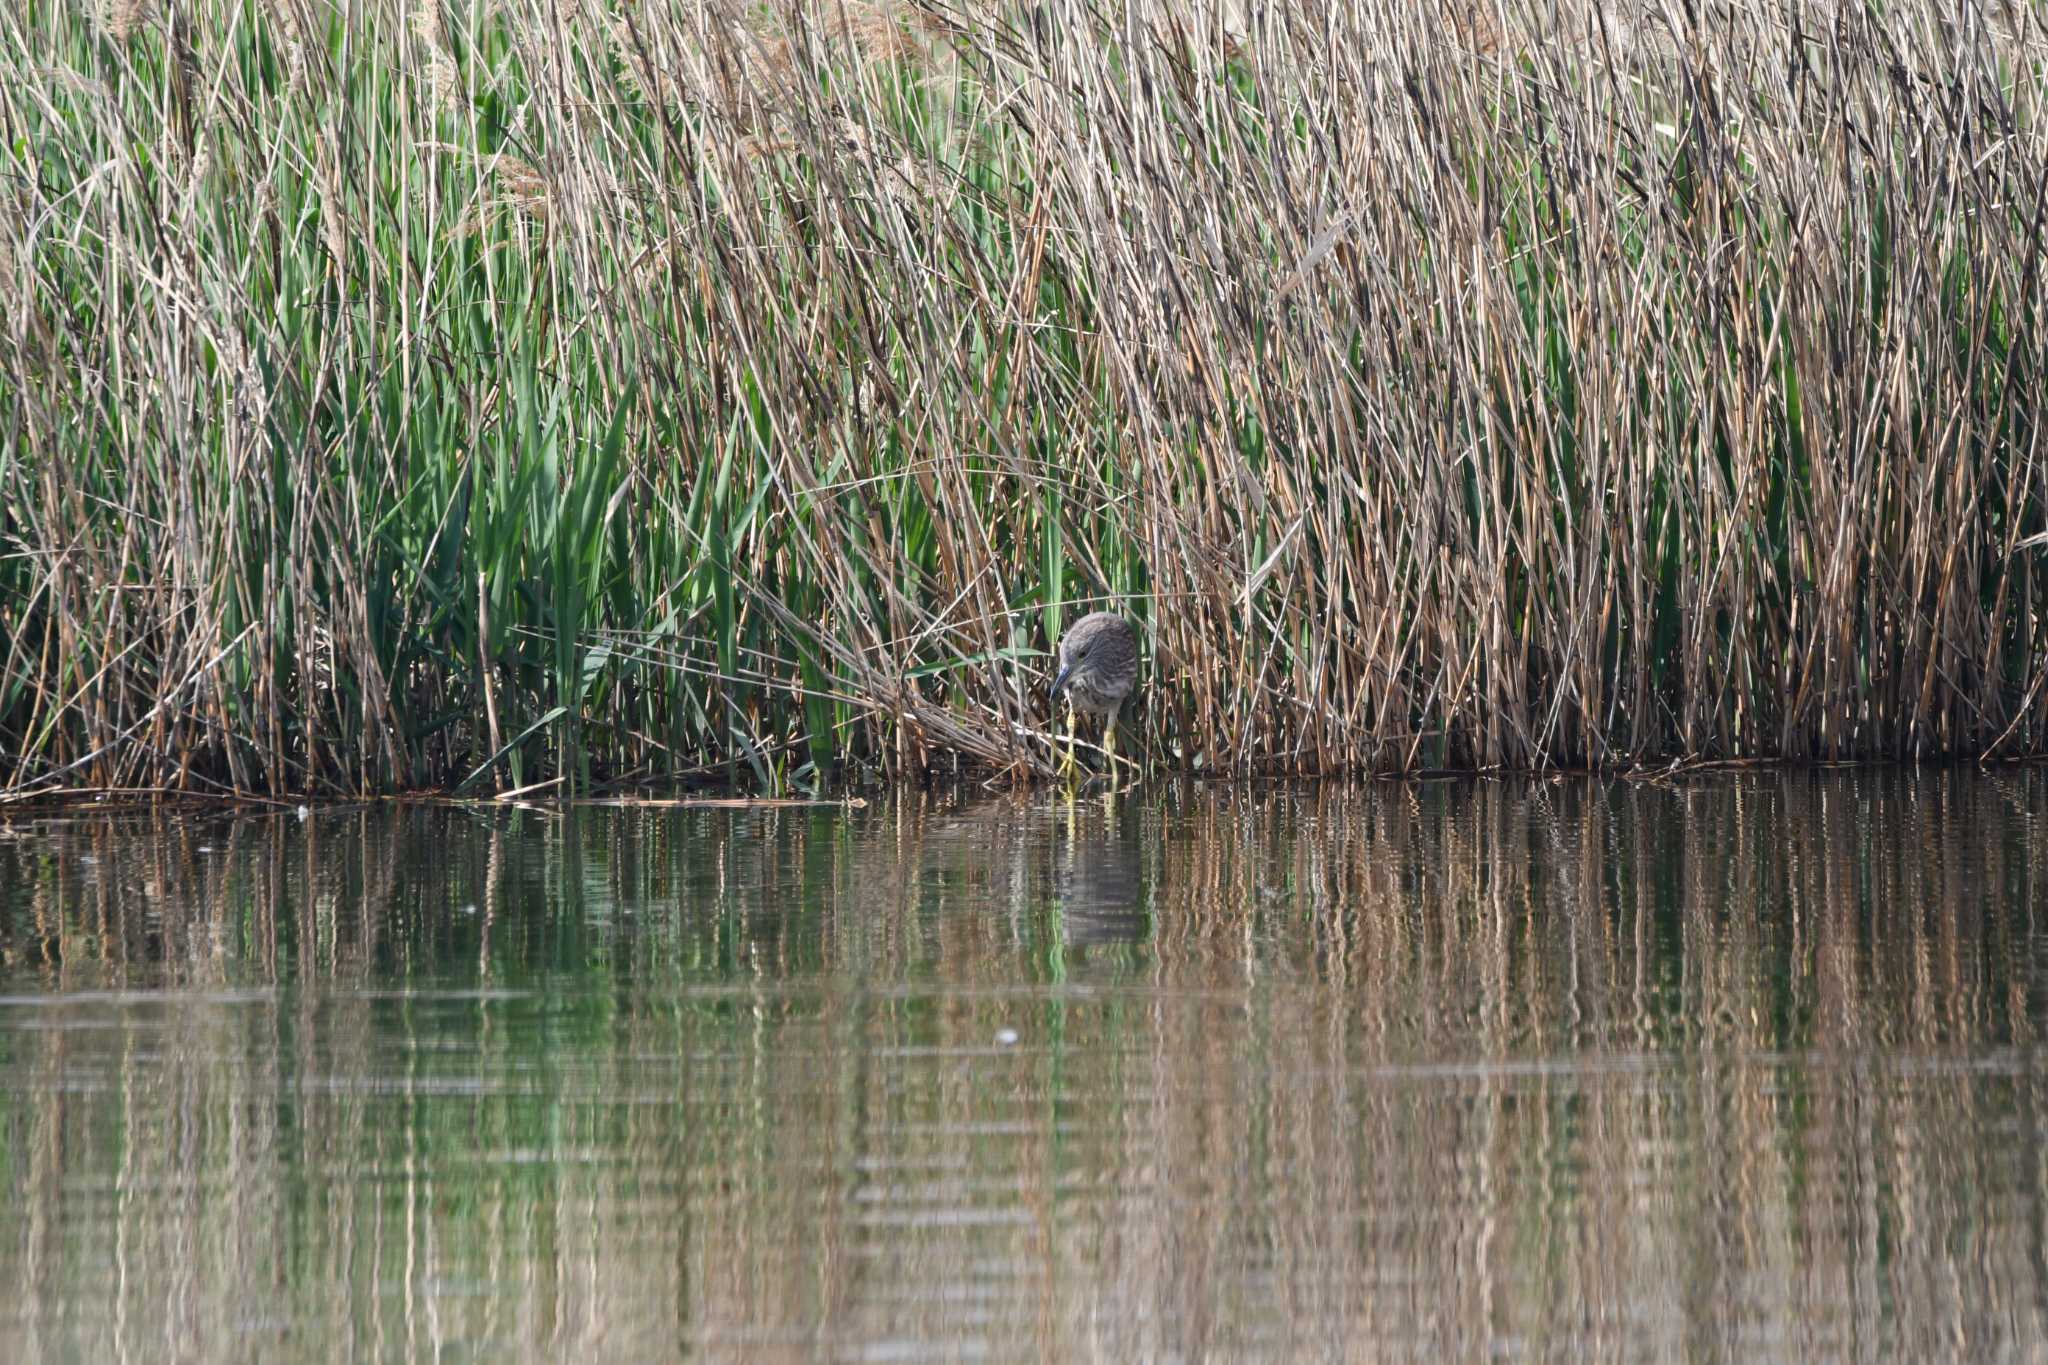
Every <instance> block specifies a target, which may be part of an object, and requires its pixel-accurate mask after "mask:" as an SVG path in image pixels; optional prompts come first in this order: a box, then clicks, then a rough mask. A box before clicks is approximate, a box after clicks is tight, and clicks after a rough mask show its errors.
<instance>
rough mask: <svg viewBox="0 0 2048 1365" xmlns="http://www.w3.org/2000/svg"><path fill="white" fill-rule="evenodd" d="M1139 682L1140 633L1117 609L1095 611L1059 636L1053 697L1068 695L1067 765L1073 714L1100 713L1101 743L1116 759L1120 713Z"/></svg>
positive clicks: (1070, 754)
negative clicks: (1058, 665) (1117, 726)
mask: <svg viewBox="0 0 2048 1365" xmlns="http://www.w3.org/2000/svg"><path fill="white" fill-rule="evenodd" d="M1137 681H1138V632H1136V631H1135V630H1132V629H1131V623H1130V622H1129V621H1126V620H1124V618H1123V617H1121V616H1118V615H1117V614H1116V613H1115V612H1112V611H1097V612H1091V613H1089V614H1088V615H1086V616H1084V617H1082V618H1081V619H1080V620H1078V621H1076V622H1074V624H1073V626H1072V627H1070V628H1069V629H1068V631H1067V633H1066V635H1065V636H1063V637H1062V638H1061V640H1060V671H1059V674H1058V675H1057V676H1056V677H1054V678H1053V680H1052V699H1053V700H1054V701H1055V702H1057V701H1058V700H1059V697H1060V693H1062V692H1065V693H1066V694H1067V706H1068V711H1067V767H1068V768H1070V769H1071V768H1072V767H1073V763H1074V745H1073V739H1074V716H1075V713H1076V712H1080V711H1086V712H1087V713H1088V714H1089V715H1092V716H1101V717H1102V718H1103V720H1102V745H1103V748H1104V749H1106V750H1108V752H1109V756H1110V758H1111V760H1114V759H1115V758H1116V713H1117V712H1118V711H1119V710H1121V709H1122V708H1123V704H1124V698H1126V697H1128V696H1130V695H1131V688H1132V687H1134V686H1136V685H1137Z"/></svg>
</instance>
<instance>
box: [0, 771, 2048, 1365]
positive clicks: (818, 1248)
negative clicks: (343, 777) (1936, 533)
mask: <svg viewBox="0 0 2048 1365" xmlns="http://www.w3.org/2000/svg"><path fill="white" fill-rule="evenodd" d="M2044 797H2048V775H2044V774H2042V773H2039V772H2034V771H2020V772H2013V773H2008V774H2003V775H1994V776H1981V775H1964V774H1956V773H1946V772H1943V773H1891V774H1877V775H1869V774H1865V775H1854V776H1850V775H1828V776H1812V775H1775V774H1774V775H1769V776H1762V777H1749V778H1742V779H1734V780H1731V779H1717V780H1713V781H1701V782H1697V783H1693V784H1685V785H1677V786H1666V787H1627V786H1614V785H1599V784H1589V783H1575V782H1564V783H1543V784H1533V785H1524V784H1483V785H1472V784H1434V785H1423V786H1398V785H1375V786H1371V787H1365V788H1356V789H1345V788H1339V787H1318V788H1299V789H1297V788H1280V789H1270V790H1268V789H1260V790H1249V789H1242V788H1216V789H1190V790H1184V791H1182V790H1176V791H1171V792H1167V793H1163V794H1161V795H1159V796H1158V797H1156V798H1151V799H1146V800H1126V801H1123V802H1121V803H1117V804H1115V805H1113V806H1110V807H1105V806H1103V805H1101V804H1099V803H1093V804H1092V803H1082V804H1080V805H1078V806H1074V807H1068V806H1065V805H1063V804H1057V803H1053V804H1043V805H1036V804H1029V803H1020V802H1017V801H1013V800H1010V799H1001V800H996V801H981V802H973V801H945V800H935V799H924V798H917V797H905V798H901V799H894V800H891V801H888V802H884V803H880V804H877V805H874V806H871V807H869V808H866V809H861V810H845V811H842V810H815V809H773V810H736V809H715V810H704V809H697V810H683V811H675V810H667V811H615V810H590V809H579V810H570V811H566V812H560V813H551V812H545V811H537V810H511V811H496V810H489V811H471V810H447V809H432V808H400V807H379V808H375V809H370V810H364V811H350V812H326V813H319V814H316V815H314V816H313V817H312V818H311V819H309V820H306V821H305V822H303V823H301V822H300V821H298V820H295V819H293V818H291V817H289V816H285V817H279V818H274V819H263V820H236V819H229V818H207V819H200V818H192V817H189V816H187V817H179V818H170V817H165V818H135V817H125V818H100V819H81V818H76V817H66V818H54V817H41V818H36V819H23V818H17V819H16V821H15V823H13V824H11V825H8V826H5V827H0V1172H4V1177H5V1185H4V1189H5V1191H6V1194H7V1198H6V1200H5V1202H4V1204H0V1276H4V1278H5V1282H7V1283H9V1284H13V1285H16V1286H19V1290H18V1292H17V1293H16V1294H14V1295H12V1296H9V1297H8V1299H7V1300H6V1302H5V1303H4V1305H0V1358H4V1359H10V1360H12V1359H67V1358H69V1359H90V1360H102V1359H114V1358H117V1357H124V1356H125V1357H128V1358H135V1359H150V1360H155V1359H166V1358H192V1359H229V1360H233V1359H250V1360H256V1359H261V1360H281V1359H282V1360H295V1359H323V1360H324V1359H349V1360H357V1359H378V1358H387V1359H389V1358H417V1357H421V1356H427V1355H432V1356H434V1357H436V1358H438V1359H442V1360H459V1359H465V1358H488V1359H492V1360H524V1359H534V1360H540V1359H546V1360H556V1359H562V1358H608V1359H646V1358H650V1357H662V1356H670V1355H676V1354H686V1353H687V1354H707V1355H727V1354H741V1353H744V1354H748V1355H767V1356H771V1357H773V1356H777V1355H783V1356H789V1357H810V1356H813V1355H818V1354H824V1355H831V1356H851V1355H866V1354H902V1355H911V1356H917V1355H921V1354H924V1355H936V1356H947V1357H952V1356H959V1355H963V1354H974V1353H988V1354H994V1355H999V1356H1006V1357H1009V1356H1017V1355H1039V1354H1055V1355H1061V1356H1098V1357H1113V1358H1117V1359H1140V1358H1160V1357H1172V1356H1213V1355H1254V1356H1267V1357H1294V1356H1301V1355H1350V1356H1356V1355H1365V1356H1380V1355H1388V1354H1410V1353H1428V1354H1432V1355H1439V1356H1442V1355H1449V1356H1471V1355H1480V1354H1485V1353H1489V1352H1494V1351H1502V1352H1507V1353H1511V1354H1520V1353H1534V1354H1565V1355H1593V1356H1601V1355H1609V1356H1623V1357H1629V1358H1641V1357H1644V1356H1660V1355H1661V1356H1700V1355H1709V1356H1716V1355H1737V1356H1755V1355H1791V1354H1795V1353H1800V1354H1819V1355H1829V1356H1832V1355H1843V1354H1852V1353H1853V1354H1859V1355H1861V1354H1878V1355H1905V1356H1918V1357H1935V1356H1951V1355H1954V1354H1956V1353H1957V1352H1958V1351H1965V1352H1967V1353H1971V1354H1978V1353H1984V1354H1999V1353H2004V1354H2008V1355H2015V1354H2016V1355H2024V1354H2026V1353H2028V1352H2030V1351H2033V1350H2035V1349H2037V1348H2038V1343H2039V1342H2041V1341H2042V1340H2044V1339H2048V1322H2044V1320H2043V1316H2044V1315H2043V1307H2042V1305H2043V1302H2044V1291H2048V1271H2044V1268H2043V1263H2042V1257H2041V1246H2042V1242H2043V1238H2042V1232H2043V1227H2042V1221H2043V1204H2042V1199H2041V1194H2042V1190H2043V1185H2044V1171H2048V1165H2044V1158H2043V1146H2042V1143H2041V1141H2040V1136H2039V1135H2040V1133H2041V1128H2042V1124H2041V1115H2042V1095H2041V1079H2042V1064H2041V1060H2040V1057H2039V1054H2038V1050H2037V1048H2036V1045H2035V1038H2036V1036H2037V1034H2038V1031H2039V1026H2040V1022H2041V1018H2042V1013H2043V1006H2042V1000H2043V992H2042V985H2041V983H2042V979H2043V978H2042V968H2043V965H2044V962H2048V945H2044V944H2043V942H2042V940H2041V937H2040V935H2039V933H2038V932H2037V927H2036V907H2037V906H2039V905H2040V904H2041V903H2042V901H2043V892H2044V890H2048V885H2044V883H2048V875H2044V870H2043V856H2042V854H2041V853H2040V852H2039V851H2038V849H2039V845H2040V839H2039V833H2040V822H2041V812H2042V811H2043V809H2044Z"/></svg>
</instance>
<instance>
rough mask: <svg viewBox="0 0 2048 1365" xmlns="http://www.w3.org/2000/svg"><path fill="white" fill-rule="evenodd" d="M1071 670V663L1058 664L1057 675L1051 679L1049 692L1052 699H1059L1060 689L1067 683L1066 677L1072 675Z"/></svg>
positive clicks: (1072, 668)
mask: <svg viewBox="0 0 2048 1365" xmlns="http://www.w3.org/2000/svg"><path fill="white" fill-rule="evenodd" d="M1073 672H1074V666H1073V665H1072V664H1061V665H1060V671H1059V676H1057V677H1055V678H1054V679H1053V680H1052V692H1051V694H1050V695H1051V697H1052V700H1054V701H1058V700H1059V699H1060V689H1061V688H1063V687H1065V686H1066V685H1067V679H1068V678H1070V677H1072V676H1073Z"/></svg>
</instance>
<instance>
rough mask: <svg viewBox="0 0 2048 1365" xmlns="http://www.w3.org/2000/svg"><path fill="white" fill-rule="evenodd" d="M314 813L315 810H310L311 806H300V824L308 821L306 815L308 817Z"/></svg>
mask: <svg viewBox="0 0 2048 1365" xmlns="http://www.w3.org/2000/svg"><path fill="white" fill-rule="evenodd" d="M312 813H313V812H312V811H311V810H310V809H309V808H307V807H305V806H300V807H299V823H300V824H302V825H303V824H305V823H306V817H307V816H309V815H311V814H312Z"/></svg>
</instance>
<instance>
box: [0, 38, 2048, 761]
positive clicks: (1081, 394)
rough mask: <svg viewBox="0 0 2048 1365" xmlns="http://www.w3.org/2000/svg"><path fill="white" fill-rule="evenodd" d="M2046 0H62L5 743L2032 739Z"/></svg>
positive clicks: (1346, 748)
mask: <svg viewBox="0 0 2048 1365" xmlns="http://www.w3.org/2000/svg"><path fill="white" fill-rule="evenodd" d="M2044 97H2048V29H2044V27H2043V19H2042V17H2041V13H2040V11H2039V10H2038V9H2036V8H2034V7H2032V6H2029V5H2026V4H2021V3H2012V4H2004V3H1984V4H1963V3H1955V4H1934V3H1927V2H1926V0H1910V2H1909V3H1904V4H1893V3H1886V4H1882V5H1876V4H1871V5H1864V4H1854V3H1847V0H1814V2H1810V3H1794V2H1793V0H1745V2H1742V3H1708V4H1702V5H1698V6H1694V7H1692V8H1690V9H1686V8H1682V7H1669V8H1666V7H1661V6H1657V7H1651V6H1636V5H1626V6H1624V5H1619V4H1616V5H1612V6H1609V7H1607V8H1604V9H1603V8H1597V7H1593V6H1591V5H1589V4H1587V3H1585V0H1556V2H1555V3H1543V4H1540V5H1523V4H1519V3H1517V4H1503V5H1465V4H1457V3H1450V2H1449V0H1445V3H1442V4H1432V3H1420V4H1418V3H1414V2H1413V0H1402V2H1401V3H1380V0H1328V2H1327V3H1316V4H1300V5H1277V6H1248V5H1237V4H1223V5H1217V4H1213V3H1203V2H1200V0H1174V2H1173V3H1167V2H1166V0H1124V2H1123V3H1122V4H1114V3H1094V4H1084V3H1080V2H1079V0H1045V3H1040V4H1035V5H1027V4H1022V3H1000V4H999V3H984V2H983V0H958V3H947V4H942V3H935V2H934V3H926V0H895V2H893V3H874V2H871V0H844V3H842V2H841V0H801V2H798V0H778V2H777V3H775V4H763V5H755V4H741V3H736V2H734V0H688V2H687V3H685V0H672V2H671V0H644V2H642V3H633V2H632V0H457V2H456V3H450V4H440V3H435V0H415V2H414V3H409V4H400V3H398V0H181V2H180V3H176V4H152V3H149V2H148V0H108V3H106V4H104V5H94V4H87V3H81V2H80V0H21V3H18V4H16V5H13V6H10V7H8V9H7V12H6V13H5V14H4V15H0V142H4V147H5V150H4V153H0V156H4V161H5V165H4V167H0V175H4V178H0V196H4V200H5V203H4V207H0V433H4V436H0V440H4V446H0V784H4V785H5V787H6V788H7V789H8V790H9V791H12V792H15V793H23V792H34V791H47V790H51V789H53V788H57V787H65V786H70V787H77V786H85V785H94V786H102V787H130V788H181V789H193V790H207V791H229V790H232V791H243V792H259V793H272V794H284V793H294V792H331V791H342V790H347V791H358V790H377V789H390V788H403V787H416V786H422V785H463V784H466V785H467V787H468V789H472V790H482V789H494V788H495V789H503V788H507V787H526V786H530V785H532V784H535V783H539V782H549V781H560V782H563V783H566V784H568V785H571V786H580V785H583V784H585V783H588V782H592V781H599V780H605V779H625V780H632V779H636V778H657V777H667V776H672V775H676V774H683V773H691V772H725V773H733V774H740V775H746V774H753V775H755V776H758V777H761V778H767V779H771V780H777V781H782V780H796V781H802V780H804V779H805V778H807V777H808V776H809V775H810V774H812V773H819V772H823V771H825V770H826V769H827V768H828V767H830V766H832V765H836V764H842V763H850V764H853V765H855V766H856V767H857V768H859V769H862V770H867V771H877V770H879V771H882V772H886V773H892V774H914V773H917V772H920V771H923V770H926V769H929V768H932V767H934V766H939V765H947V764H951V763H953V762H956V761H959V760H966V761H969V762H972V763H974V764H978V765H986V766H990V767H994V768H997V769H1007V770H1009V771H1011V772H1014V773H1017V774H1020V775H1021V774H1024V773H1028V772H1030V771H1033V770H1034V769H1038V768H1041V767H1042V766H1043V765H1044V764H1045V762H1046V757H1047V750H1046V748H1045V746H1044V743H1043V740H1042V739H1041V738H1040V736H1041V734H1042V732H1043V730H1044V729H1045V723H1046V719H1047V717H1046V716H1045V714H1044V710H1045V708H1044V697H1043V675H1044V668H1043V658H1042V651H1043V650H1044V649H1045V648H1046V645H1047V642H1048V640H1049V639H1051V638H1052V637H1053V636H1054V635H1055V634H1056V633H1057V631H1058V630H1059V628H1060V626H1061V624H1062V622H1063V620H1066V619H1070V618H1071V616H1072V615H1073V614H1074V613H1075V612H1077V611H1081V610H1086V609H1088V608H1090V607H1092V606H1094V605H1097V604H1099V603H1105V602H1115V603H1118V604H1121V606H1122V608H1123V609H1124V610H1125V611H1127V612H1128V613H1129V614H1131V615H1132V616H1133V617H1134V618H1136V619H1138V620H1140V621H1141V622H1142V623H1143V625H1144V627H1145V632H1146V636H1147V639H1148V641H1149V647H1150V653H1151V656H1152V657H1151V661H1150V670H1149V682H1150V686H1149V695H1148V701H1147V704H1146V706H1145V708H1144V709H1143V710H1142V712H1141V713H1140V714H1138V715H1137V716H1135V717H1133V718H1132V724H1133V728H1134V729H1136V730H1141V731H1143V732H1144V737H1145V739H1146V740H1147V742H1148V743H1149V745H1150V747H1151V749H1152V751H1153V753H1154V754H1155V755H1156V756H1158V757H1159V758H1161V759H1162V760H1163V761H1165V762H1167V763H1169V764H1172V765H1175V766H1183V767H1186V768H1189V769H1192V770H1197V771H1212V772H1248V771H1275V770H1281V771H1324V772H1326V771H1334V770H1358V769H1374V770H1399V769H1415V768H1425V767H1434V766H1495V765H1499V766H1512V767H1524V766H1526V767H1543V766H1549V765H1578V764H1627V763H1635V762H1649V761H1662V760H1665V759H1669V758H1673V757H1691V758H1716V757H1738V756H1759V757H1765V756H1776V757H1786V758H1793V759H1846V758H1876V757H1891V756H1914V755H1936V754H1947V755H1973V756H1974V755H1986V754H1990V755H2018V754H2031V753H2039V752H2041V751H2042V750H2043V749H2044V747H2048V688H2044V682H2048V649H2044V634H2048V620H2044V608H2048V582H2044V575H2043V573H2042V568H2043V567H2044V566H2043V563H2042V555H2043V554H2048V542H2044V532H2048V471H2044V468H2043V463H2042V459H2043V455H2044V450H2043V440H2044V425H2043V422H2044V419H2043V416H2042V413H2041V403H2040V394H2041V386H2042V374H2043V360H2044V354H2043V349H2044V342H2043V333H2042V330H2041V328H2040V327H2039V325H2038V322H2039V319H2038V317H2037V312H2038V309H2039V307H2040V304H2039V302H2038V301H2039V299H2040V298H2041V295H2042V282H2041V268H2042V263H2043V229H2044V223H2048V132H2044V128H2043V123H2042V109H2043V102H2044Z"/></svg>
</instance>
